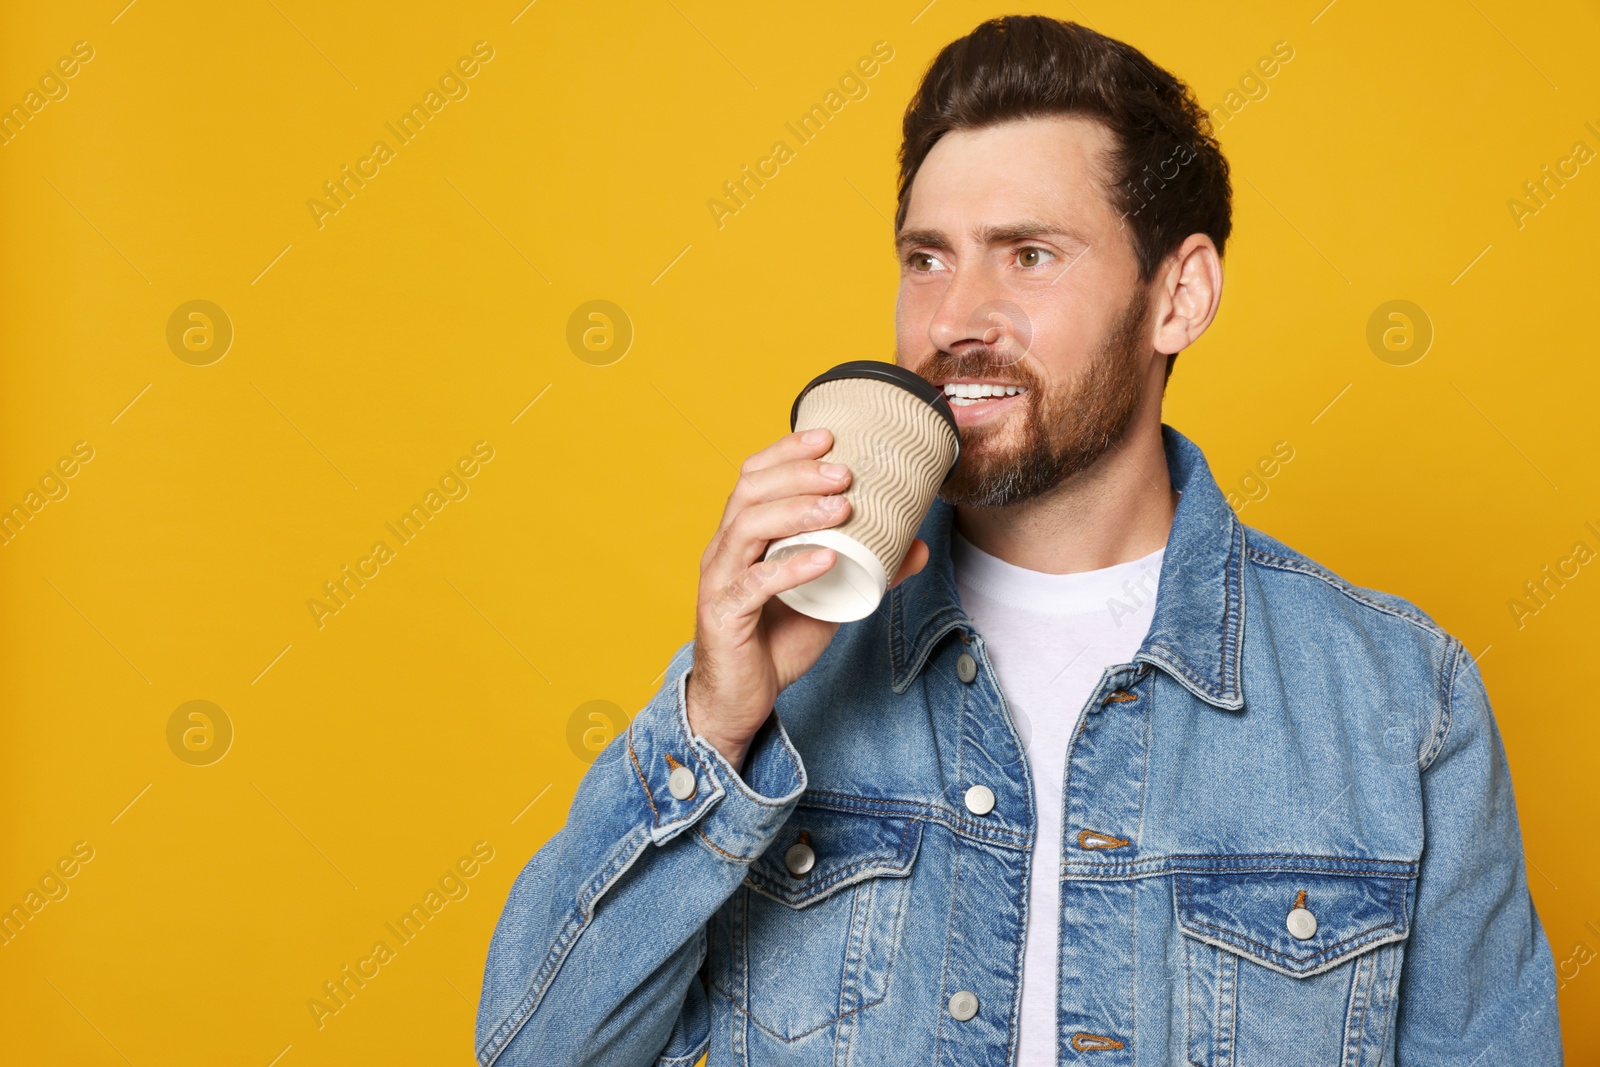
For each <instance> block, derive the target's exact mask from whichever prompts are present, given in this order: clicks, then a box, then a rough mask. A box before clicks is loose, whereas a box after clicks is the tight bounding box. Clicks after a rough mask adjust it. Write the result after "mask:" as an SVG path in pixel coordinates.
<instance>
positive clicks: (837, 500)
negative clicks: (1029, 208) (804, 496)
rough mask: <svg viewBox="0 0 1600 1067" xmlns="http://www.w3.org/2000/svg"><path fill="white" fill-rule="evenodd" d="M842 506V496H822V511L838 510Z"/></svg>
mask: <svg viewBox="0 0 1600 1067" xmlns="http://www.w3.org/2000/svg"><path fill="white" fill-rule="evenodd" d="M842 507H844V497H842V496H825V497H823V498H822V510H823V511H838V510H839V509H840V508H842Z"/></svg>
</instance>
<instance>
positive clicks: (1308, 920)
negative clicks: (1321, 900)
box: [1283, 908, 1317, 941]
mask: <svg viewBox="0 0 1600 1067" xmlns="http://www.w3.org/2000/svg"><path fill="white" fill-rule="evenodd" d="M1283 925H1285V926H1287V927H1288V928H1289V932H1290V933H1291V934H1293V935H1294V936H1295V937H1297V938H1299V939H1300V940H1301V941H1304V940H1306V939H1307V938H1309V937H1311V936H1312V935H1313V934H1315V933H1316V932H1317V917H1316V916H1315V915H1313V914H1311V913H1310V912H1309V911H1307V910H1306V909H1305V908H1295V909H1294V910H1293V911H1291V912H1290V913H1289V918H1288V919H1287V920H1286V921H1285V922H1284V924H1283Z"/></svg>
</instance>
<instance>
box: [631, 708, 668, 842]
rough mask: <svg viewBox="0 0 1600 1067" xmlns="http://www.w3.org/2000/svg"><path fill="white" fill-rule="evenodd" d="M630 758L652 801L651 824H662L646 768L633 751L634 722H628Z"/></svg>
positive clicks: (647, 797)
mask: <svg viewBox="0 0 1600 1067" xmlns="http://www.w3.org/2000/svg"><path fill="white" fill-rule="evenodd" d="M628 758H629V759H631V760H633V771H634V773H635V774H637V775H638V776H639V784H640V785H642V786H644V798H645V800H647V801H649V802H650V814H651V816H653V818H652V819H651V823H650V824H651V825H652V826H657V827H659V826H660V825H661V813H660V812H659V811H657V810H656V801H655V798H654V797H652V796H651V795H650V783H649V782H647V781H645V777H644V768H643V767H640V766H639V757H638V756H636V755H634V753H633V723H631V722H630V723H628Z"/></svg>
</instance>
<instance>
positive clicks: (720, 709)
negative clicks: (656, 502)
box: [685, 429, 928, 769]
mask: <svg viewBox="0 0 1600 1067" xmlns="http://www.w3.org/2000/svg"><path fill="white" fill-rule="evenodd" d="M832 447H833V434H832V433H831V432H829V431H828V430H826V429H815V430H808V431H806V432H805V433H791V434H786V435H785V436H783V437H781V438H779V439H778V440H777V441H776V442H775V443H774V444H772V445H770V446H768V447H767V448H764V449H762V450H761V451H760V452H757V453H755V454H754V455H752V456H751V457H750V458H749V459H747V460H745V462H744V465H743V466H742V467H741V468H740V469H739V480H738V481H737V482H736V483H735V484H734V487H733V493H732V495H730V496H729V497H728V505H727V508H726V509H724V511H723V513H722V522H721V524H720V525H719V526H718V527H717V532H716V534H715V536H713V537H712V539H711V543H710V544H709V545H707V546H706V550H705V553H704V555H702V556H701V558H700V590H699V598H698V602H697V604H696V606H695V651H694V665H693V666H692V667H691V668H690V672H689V677H688V683H687V689H686V691H685V697H686V700H687V703H688V714H689V728H690V729H691V730H692V731H694V732H695V733H697V734H699V735H701V736H702V737H704V738H705V739H706V740H707V741H709V742H710V743H711V744H712V745H714V746H715V747H716V748H717V750H718V751H719V752H721V753H722V754H723V756H725V757H726V758H727V760H728V762H729V763H730V764H732V765H733V766H734V768H736V769H738V768H740V767H741V765H742V764H743V762H744V754H745V751H746V749H748V748H749V746H750V739H751V738H752V737H753V736H755V733H756V731H757V730H759V729H760V728H761V725H762V723H764V722H766V720H767V715H768V714H769V713H770V712H771V711H772V708H773V705H774V704H775V703H776V701H777V699H778V694H779V693H781V692H782V691H783V690H784V689H786V688H788V687H789V686H790V685H792V684H793V683H794V682H795V681H796V680H797V679H798V678H799V677H800V676H801V675H803V674H805V672H806V671H808V670H810V669H811V667H812V665H813V664H815V663H816V662H817V660H818V659H820V658H821V656H822V653H823V651H824V650H825V649H826V648H827V647H828V643H829V642H830V641H832V640H833V635H834V633H835V632H836V631H837V630H838V629H839V624H838V623H836V622H825V621H823V620H822V619H813V618H812V617H810V616H809V615H803V614H801V613H800V612H797V611H795V610H794V609H793V608H791V607H789V606H788V605H787V604H785V603H784V602H783V601H781V600H779V599H777V594H778V593H781V592H783V591H784V590H786V589H793V588H794V587H795V586H798V585H802V584H804V583H805V582H808V581H810V580H811V579H813V578H815V577H817V576H818V575H819V574H823V573H825V572H826V571H828V570H829V568H831V567H832V566H833V564H834V552H833V551H832V550H831V549H812V550H810V551H806V552H799V553H796V554H794V555H792V556H789V557H788V558H787V559H784V560H782V561H779V562H777V563H771V562H764V561H762V560H761V557H762V555H763V554H764V553H765V552H766V549H767V545H768V543H769V542H771V541H776V540H778V539H779V538H782V537H788V536H790V535H791V534H797V533H802V532H804V531H806V530H819V529H823V528H825V527H829V526H835V525H837V524H839V523H841V522H843V521H844V520H845V519H846V518H847V517H849V514H850V503H849V501H847V500H846V499H845V498H844V497H843V496H842V495H840V494H841V493H843V492H844V490H845V488H846V487H847V486H848V485H849V484H850V471H849V469H848V468H847V467H845V466H844V465H843V464H835V463H822V462H820V461H819V460H818V459H817V457H818V456H821V455H824V454H826V453H827V451H828V449H830V448H832ZM927 562H928V546H927V545H926V544H925V543H923V542H922V541H921V540H913V541H912V543H911V548H910V550H909V551H907V552H906V558H905V560H904V562H902V563H901V565H900V570H899V572H898V573H897V574H896V575H895V576H894V579H893V581H891V582H890V583H889V588H891V589H892V588H894V587H895V586H897V585H899V584H900V583H901V582H902V581H904V580H905V579H907V578H909V577H911V576H912V575H913V574H916V573H917V572H918V571H920V570H922V568H923V566H924V565H925V564H926V563H927Z"/></svg>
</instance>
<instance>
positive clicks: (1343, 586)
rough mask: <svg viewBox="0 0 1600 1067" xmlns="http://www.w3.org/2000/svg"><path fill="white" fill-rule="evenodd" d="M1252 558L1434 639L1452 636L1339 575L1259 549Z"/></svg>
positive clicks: (1437, 625) (1254, 550)
mask: <svg viewBox="0 0 1600 1067" xmlns="http://www.w3.org/2000/svg"><path fill="white" fill-rule="evenodd" d="M1250 558H1251V559H1252V560H1254V561H1255V562H1257V563H1260V564H1261V565H1262V566H1264V567H1269V568H1271V569H1273V570H1281V571H1293V572H1295V573H1296V574H1304V575H1306V576H1307V577H1310V578H1316V579H1318V580H1320V581H1322V582H1324V583H1325V584H1327V585H1329V586H1331V587H1332V588H1333V589H1335V590H1337V591H1338V592H1340V593H1343V594H1344V595H1345V596H1347V597H1349V598H1350V599H1351V600H1355V601H1359V602H1360V603H1362V604H1365V605H1367V606H1368V607H1369V608H1372V609H1373V610H1374V611H1381V612H1383V613H1384V614H1385V615H1393V616H1394V617H1395V618H1397V619H1404V620H1405V621H1407V622H1409V623H1411V624H1412V625H1413V626H1415V627H1417V628H1418V629H1419V630H1422V631H1423V632H1425V633H1428V634H1431V635H1432V636H1434V637H1440V638H1444V639H1446V640H1448V639H1449V638H1450V635H1449V634H1448V633H1446V632H1445V631H1444V630H1442V629H1441V628H1440V627H1439V624H1438V623H1436V622H1432V621H1430V620H1428V619H1424V618H1421V617H1420V616H1417V615H1413V614H1411V613H1410V612H1408V611H1405V610H1403V609H1401V608H1397V607H1394V606H1392V605H1389V604H1384V603H1381V602H1379V601H1377V600H1374V599H1372V598H1371V597H1369V596H1366V595H1365V594H1364V593H1362V592H1361V591H1360V590H1359V589H1358V588H1357V587H1356V586H1353V585H1351V584H1350V583H1349V582H1347V581H1345V580H1344V579H1342V578H1340V577H1339V576H1338V575H1336V574H1333V573H1332V572H1329V571H1324V570H1320V569H1313V568H1312V567H1309V566H1307V565H1306V564H1304V563H1301V562H1300V561H1299V560H1293V559H1289V558H1287V557H1285V556H1274V555H1272V554H1270V553H1267V552H1264V551H1262V550H1261V549H1259V548H1252V549H1250Z"/></svg>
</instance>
